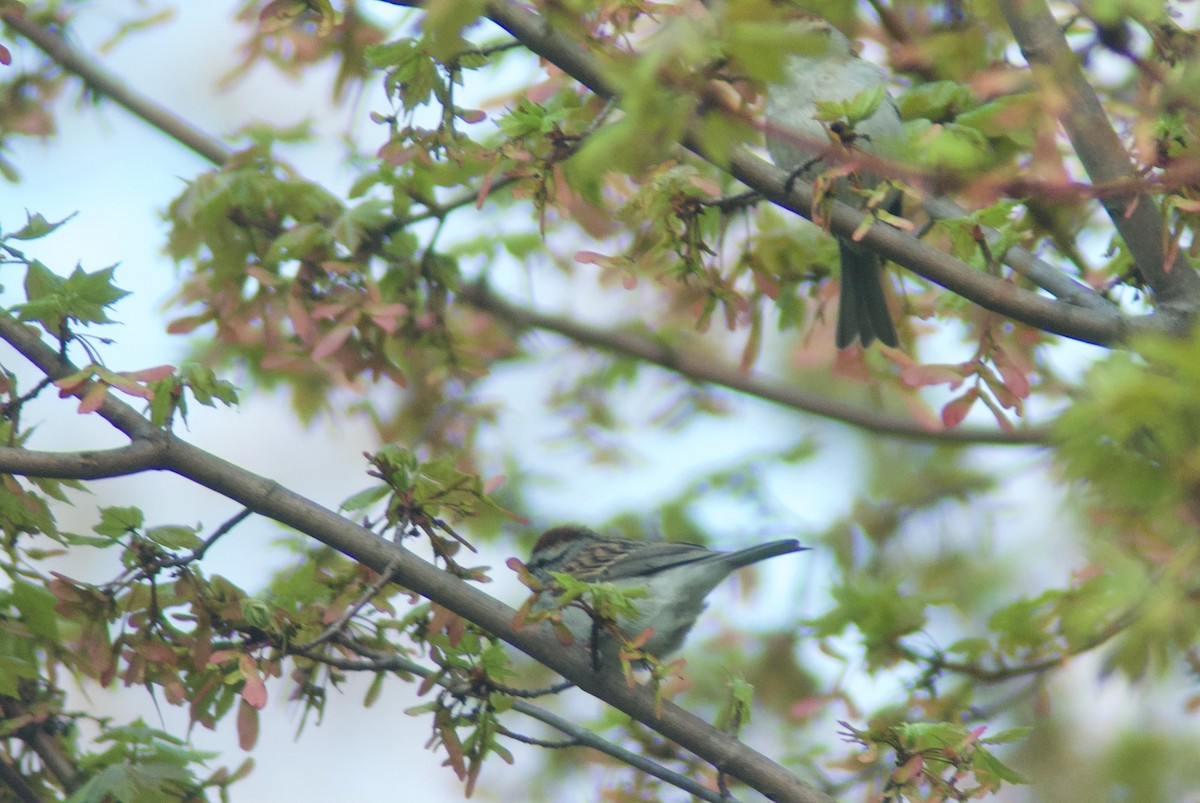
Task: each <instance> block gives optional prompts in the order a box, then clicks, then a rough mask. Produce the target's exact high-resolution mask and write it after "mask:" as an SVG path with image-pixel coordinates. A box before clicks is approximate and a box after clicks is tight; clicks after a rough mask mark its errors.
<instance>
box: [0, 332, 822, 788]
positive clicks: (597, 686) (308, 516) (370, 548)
mask: <svg viewBox="0 0 1200 803" xmlns="http://www.w3.org/2000/svg"><path fill="white" fill-rule="evenodd" d="M0 339H4V340H7V341H8V342H9V343H10V344H12V345H13V346H14V347H15V348H16V349H17V350H18V351H19V352H20V353H21V354H22V355H23V356H24V357H25V358H26V359H28V360H29V361H30V362H31V363H33V364H34V365H35V366H37V368H38V369H39V370H41V371H42V372H43V373H45V374H46V375H47V376H51V377H55V376H63V375H65V374H68V373H73V372H74V371H75V370H76V369H75V366H73V365H71V364H70V363H69V362H68V361H66V360H64V359H62V358H61V357H60V356H59V354H58V352H57V351H56V350H55V349H53V348H51V347H50V346H48V345H47V344H46V343H45V342H43V341H42V340H41V338H40V336H39V335H38V333H37V331H36V330H35V329H33V328H32V327H29V326H25V325H23V324H21V323H19V322H18V321H16V320H15V319H14V318H12V317H11V316H9V315H7V314H0ZM86 392H87V386H83V387H81V388H79V389H78V390H77V391H76V393H77V394H78V395H82V394H84V393H86ZM97 412H98V413H99V414H100V415H101V416H102V417H103V418H104V419H105V420H106V421H108V422H109V423H111V424H112V425H113V426H115V427H116V428H117V429H119V430H120V431H121V432H124V433H125V434H126V435H128V436H129V437H130V438H132V439H134V440H135V441H141V440H144V441H149V442H152V443H154V444H155V445H156V447H157V448H158V449H160V450H161V464H160V467H161V468H163V469H165V470H168V471H171V472H173V473H175V474H178V475H179V476H181V477H184V478H186V479H189V480H192V481H193V482H195V483H197V484H199V485H202V486H204V487H205V488H208V489H210V490H212V491H215V492H216V493H218V494H220V495H222V496H224V497H226V498H229V499H232V500H235V501H237V502H238V503H240V504H241V505H243V506H244V507H246V508H247V509H249V510H252V511H254V512H255V513H258V514H260V515H263V516H267V517H268V518H271V519H274V520H275V521H278V522H280V523H281V524H285V525H287V526H289V527H293V528H295V529H296V530H299V531H300V532H303V533H306V534H307V535H309V536H311V537H313V538H315V539H317V540H318V541H320V542H321V543H323V544H326V545H328V546H330V547H333V548H334V549H336V550H338V551H339V552H341V553H342V554H344V555H346V556H348V557H350V558H351V559H353V560H356V561H358V562H359V563H362V564H363V565H364V566H368V567H370V568H372V569H374V570H375V571H376V572H380V573H384V572H389V571H394V572H395V575H394V577H395V582H396V583H397V585H400V586H401V587H403V588H407V589H409V590H411V591H414V592H416V593H417V594H419V595H421V596H422V597H425V598H426V599H429V600H432V601H434V602H436V603H438V604H439V605H442V606H444V607H445V608H446V609H448V610H450V611H452V612H453V613H456V614H458V615H459V616H461V617H463V618H464V619H466V620H467V621H469V622H473V623H474V624H476V625H478V626H479V627H481V628H483V629H484V630H486V631H488V632H489V633H494V634H495V635H496V636H498V637H499V638H501V639H503V640H504V641H506V642H508V643H509V644H511V645H513V646H514V647H516V648H517V649H519V650H521V651H522V652H525V653H526V654H528V655H530V656H531V657H533V658H534V659H535V660H537V661H539V662H540V663H543V664H545V665H546V666H548V667H550V668H551V669H553V670H554V671H555V672H558V673H559V674H561V675H562V676H563V677H564V678H566V679H567V680H570V681H571V682H572V683H574V684H575V685H576V686H578V687H579V688H580V689H582V690H583V691H585V692H587V693H588V694H591V695H592V696H594V697H597V698H598V699H600V700H603V701H604V702H606V703H608V704H609V705H611V706H613V707H614V708H616V709H618V710H619V711H623V712H624V713H626V714H628V715H629V716H631V717H633V718H634V719H636V720H638V721H639V722H642V723H644V724H645V725H646V726H647V727H650V728H652V729H654V730H655V731H657V732H659V733H660V734H662V735H663V736H665V737H666V738H668V739H671V740H673V741H676V742H678V743H679V744H680V745H681V746H683V747H684V748H685V749H687V750H690V751H691V752H692V753H694V754H696V755H697V756H699V757H700V758H702V759H704V760H705V761H708V762H709V763H711V764H712V765H713V766H714V767H716V768H717V770H719V771H720V772H722V773H724V774H726V775H730V776H732V777H734V778H737V779H739V780H741V781H742V782H743V783H746V784H747V785H749V786H751V787H752V788H754V789H757V790H758V791H760V792H762V793H763V794H765V795H766V796H767V797H768V798H770V799H772V800H779V801H794V802H795V803H828V801H829V800H830V799H829V797H828V796H826V795H825V794H824V793H822V792H821V791H819V790H818V789H816V788H814V787H812V786H809V785H808V784H806V783H804V782H803V781H801V780H800V779H798V778H797V777H796V776H794V775H792V774H791V773H790V772H788V771H787V770H786V769H784V768H783V767H781V766H780V765H778V764H776V763H775V762H773V761H771V760H770V759H769V758H767V757H766V756H764V755H762V754H761V753H759V752H758V751H756V750H753V749H752V748H750V747H748V746H746V745H744V744H742V743H741V742H739V741H737V740H736V739H734V738H732V737H731V736H729V735H728V734H725V733H722V732H721V731H719V730H717V729H716V728H714V727H713V726H711V725H709V724H708V723H707V722H704V721H703V720H702V719H700V718H699V717H696V716H695V715H693V714H690V713H688V712H687V711H684V710H683V709H682V708H679V707H678V706H676V705H673V704H671V703H669V702H663V701H659V700H656V699H655V695H654V693H653V692H652V691H651V690H650V689H648V688H646V687H644V686H638V687H635V688H632V689H631V688H629V687H628V686H626V685H625V681H624V678H623V677H622V676H621V675H620V673H616V672H594V671H592V669H591V662H590V660H589V657H588V655H587V654H586V653H585V651H584V650H581V649H580V650H564V649H563V648H562V645H561V644H559V643H558V640H557V639H556V638H555V637H554V635H553V634H552V632H551V630H550V628H549V626H542V627H538V628H533V627H527V628H523V629H521V630H516V629H514V628H513V624H512V623H513V619H514V617H515V616H516V611H514V610H513V609H512V608H510V607H509V606H507V605H505V604H504V603H502V602H499V601H498V600H496V599H493V598H492V597H490V596H488V595H487V594H484V593H483V592H482V591H479V590H478V589H476V588H474V587H473V586H470V585H468V584H467V583H465V582H463V581H462V580H460V579H458V578H456V577H454V576H452V575H451V574H450V573H449V572H445V571H442V570H441V569H439V568H437V567H436V566H434V565H433V564H431V563H428V562H427V561H424V560H422V559H420V558H418V557H417V556H416V555H414V554H413V553H411V552H409V551H408V550H407V549H404V548H403V547H401V546H398V545H396V544H393V543H391V542H389V541H385V540H384V539H382V538H380V537H379V536H377V535H376V534H375V533H373V532H371V531H370V530H368V529H366V528H365V527H361V526H359V525H357V524H354V523H353V522H350V521H348V520H347V519H345V518H343V517H341V516H339V515H337V514H336V513H334V512H333V511H331V510H329V509H327V508H324V507H322V506H321V505H318V504H317V503H315V502H312V501H311V500H308V499H306V498H304V497H302V496H300V495H299V494H297V493H295V492H293V491H291V490H289V489H287V488H285V487H283V486H282V485H280V484H279V483H276V482H273V481H271V480H269V479H267V478H265V477H260V476H258V475H257V474H254V473H252V472H249V471H246V470H245V469H243V468H241V467H239V466H236V465H234V464H233V463H230V462H228V461H226V460H222V459H221V458H219V457H217V456H215V455H212V454H209V453H208V452H205V451H204V450H202V449H199V448H197V447H195V446H193V445H191V444H190V443H187V442H186V441H183V440H181V439H180V438H178V437H176V436H175V435H173V434H170V433H168V432H164V431H162V430H159V429H157V428H155V427H154V426H152V425H151V424H150V422H149V421H147V420H146V419H145V418H144V417H142V416H141V415H139V414H138V413H137V411H135V410H134V409H133V408H132V407H130V406H129V405H127V404H125V403H124V402H123V401H120V400H119V399H116V398H114V397H113V396H111V395H109V396H108V397H107V398H106V399H105V400H104V402H103V404H102V405H101V407H100V409H99V410H98V411H97ZM0 470H3V471H10V469H8V468H7V467H5V466H3V465H0Z"/></svg>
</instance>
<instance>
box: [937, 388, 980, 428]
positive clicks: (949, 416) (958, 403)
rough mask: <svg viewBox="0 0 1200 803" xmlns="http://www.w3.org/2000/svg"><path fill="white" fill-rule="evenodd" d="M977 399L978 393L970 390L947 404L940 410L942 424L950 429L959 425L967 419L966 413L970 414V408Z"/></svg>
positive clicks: (972, 389) (973, 389)
mask: <svg viewBox="0 0 1200 803" xmlns="http://www.w3.org/2000/svg"><path fill="white" fill-rule="evenodd" d="M978 398H979V391H978V390H976V389H975V388H971V389H970V390H968V391H967V392H966V393H964V394H963V395H961V396H959V397H958V398H957V399H955V400H954V401H952V402H950V403H949V404H947V405H946V406H945V407H943V408H942V423H943V424H945V425H946V427H948V428H951V429H953V428H954V427H956V426H958V425H959V424H961V423H962V421H963V419H964V418H966V417H967V413H968V412H970V410H971V406H972V405H973V404H975V400H976V399H978Z"/></svg>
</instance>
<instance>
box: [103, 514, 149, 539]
mask: <svg viewBox="0 0 1200 803" xmlns="http://www.w3.org/2000/svg"><path fill="white" fill-rule="evenodd" d="M144 523H145V517H144V516H143V515H142V511H141V510H139V509H138V508H136V507H106V508H103V509H102V510H101V511H100V523H99V524H97V525H96V526H95V527H93V528H92V531H93V532H95V533H97V534H99V535H107V536H109V537H111V538H120V537H121V536H123V535H125V534H127V533H129V532H132V531H134V530H137V529H140V528H141V526H142V524H144Z"/></svg>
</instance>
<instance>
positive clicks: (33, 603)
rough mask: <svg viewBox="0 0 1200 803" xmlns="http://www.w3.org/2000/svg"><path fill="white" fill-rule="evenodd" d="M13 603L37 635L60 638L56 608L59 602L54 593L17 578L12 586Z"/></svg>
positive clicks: (50, 638)
mask: <svg viewBox="0 0 1200 803" xmlns="http://www.w3.org/2000/svg"><path fill="white" fill-rule="evenodd" d="M12 598H13V605H14V606H15V607H16V609H17V611H18V612H20V614H21V621H22V622H24V623H25V626H26V627H28V628H29V630H30V632H31V633H33V634H34V635H36V636H41V637H43V638H46V639H49V640H51V641H57V640H58V614H57V613H56V612H55V610H54V606H55V605H56V604H57V600H55V598H54V595H53V594H51V593H50V592H49V591H48V590H46V589H45V588H41V587H40V586H35V585H32V584H30V583H27V582H25V581H23V580H16V581H15V582H14V583H13V586H12Z"/></svg>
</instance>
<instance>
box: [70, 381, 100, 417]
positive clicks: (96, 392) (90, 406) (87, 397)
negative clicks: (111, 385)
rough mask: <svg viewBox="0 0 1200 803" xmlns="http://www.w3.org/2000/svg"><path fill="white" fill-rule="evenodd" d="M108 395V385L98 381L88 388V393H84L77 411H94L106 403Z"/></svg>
mask: <svg viewBox="0 0 1200 803" xmlns="http://www.w3.org/2000/svg"><path fill="white" fill-rule="evenodd" d="M106 396H108V385H105V384H103V383H101V382H97V383H96V384H94V385H92V386H91V387H90V388H88V391H87V393H85V394H84V395H83V399H82V400H81V401H80V402H79V407H78V409H77V410H76V412H79V413H81V414H82V413H94V412H96V411H97V410H99V409H100V406H101V405H102V404H104V399H105V397H106Z"/></svg>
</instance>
